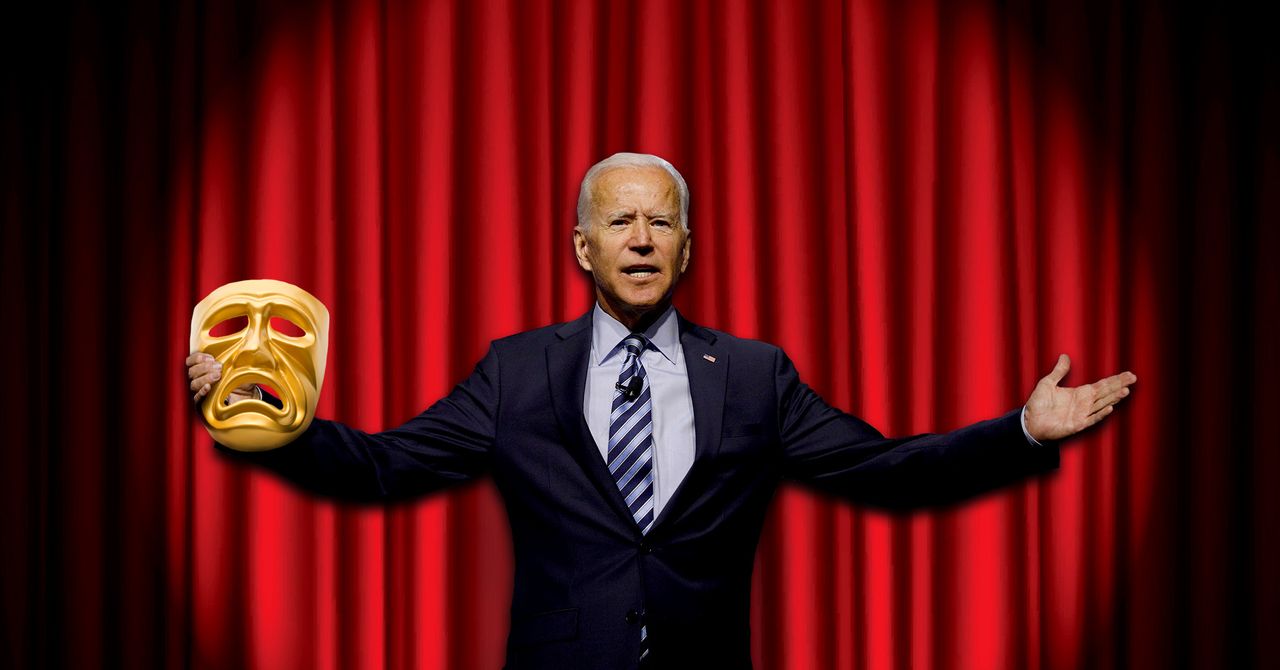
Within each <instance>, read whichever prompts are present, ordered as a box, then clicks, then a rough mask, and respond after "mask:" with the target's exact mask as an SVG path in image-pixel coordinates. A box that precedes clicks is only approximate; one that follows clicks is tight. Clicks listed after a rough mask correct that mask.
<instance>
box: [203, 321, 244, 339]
mask: <svg viewBox="0 0 1280 670" xmlns="http://www.w3.org/2000/svg"><path fill="white" fill-rule="evenodd" d="M248 327H249V317H247V316H233V317H231V318H230V319H227V320H226V321H222V322H221V323H219V324H218V325H216V326H214V327H213V328H210V329H209V337H226V336H228V335H235V334H236V333H238V332H240V331H242V330H244V329H245V328H248Z"/></svg>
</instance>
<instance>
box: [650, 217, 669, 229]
mask: <svg viewBox="0 0 1280 670" xmlns="http://www.w3.org/2000/svg"><path fill="white" fill-rule="evenodd" d="M651 225H654V226H660V227H662V228H670V227H671V222H670V221H667V220H666V219H655V220H654V221H653V223H652V224H651Z"/></svg>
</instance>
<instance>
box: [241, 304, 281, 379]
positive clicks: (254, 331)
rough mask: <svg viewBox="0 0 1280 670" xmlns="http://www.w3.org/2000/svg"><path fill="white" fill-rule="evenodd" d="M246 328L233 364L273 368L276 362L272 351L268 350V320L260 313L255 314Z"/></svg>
mask: <svg viewBox="0 0 1280 670" xmlns="http://www.w3.org/2000/svg"><path fill="white" fill-rule="evenodd" d="M249 321H250V322H249V327H248V328H246V329H245V334H244V341H243V342H242V343H241V344H240V349H239V350H238V351H237V352H236V355H235V358H234V359H233V361H232V362H233V364H234V365H235V366H236V367H255V368H271V367H274V366H273V365H272V363H273V362H274V360H273V358H272V356H271V352H269V351H267V348H266V338H267V333H266V329H267V321H266V319H264V318H262V316H260V315H257V314H255V315H253V316H252V317H251V318H250V320H249Z"/></svg>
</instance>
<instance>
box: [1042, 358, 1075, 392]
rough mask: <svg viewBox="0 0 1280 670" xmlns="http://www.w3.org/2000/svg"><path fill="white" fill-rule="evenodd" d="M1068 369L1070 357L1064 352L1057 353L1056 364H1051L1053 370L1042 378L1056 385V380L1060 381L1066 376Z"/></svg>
mask: <svg viewBox="0 0 1280 670" xmlns="http://www.w3.org/2000/svg"><path fill="white" fill-rule="evenodd" d="M1070 369H1071V358H1070V357H1069V356H1067V355H1066V354H1058V364H1057V365H1055V366H1053V370H1052V371H1050V372H1049V374H1047V375H1045V377H1044V378H1045V379H1047V380H1048V381H1049V382H1050V383H1051V384H1053V385H1055V386H1056V385H1057V384H1058V382H1060V381H1062V378H1063V377H1065V376H1067V371H1068V370H1070Z"/></svg>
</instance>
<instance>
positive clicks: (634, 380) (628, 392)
mask: <svg viewBox="0 0 1280 670" xmlns="http://www.w3.org/2000/svg"><path fill="white" fill-rule="evenodd" d="M613 386H614V388H616V389H618V390H619V391H622V397H624V398H626V399H627V401H628V402H630V401H632V400H635V399H636V398H639V397H640V389H641V388H643V387H644V381H642V380H641V379H640V375H631V379H629V380H627V384H626V385H625V386H623V384H622V382H618V383H616V384H614V385H613Z"/></svg>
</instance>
